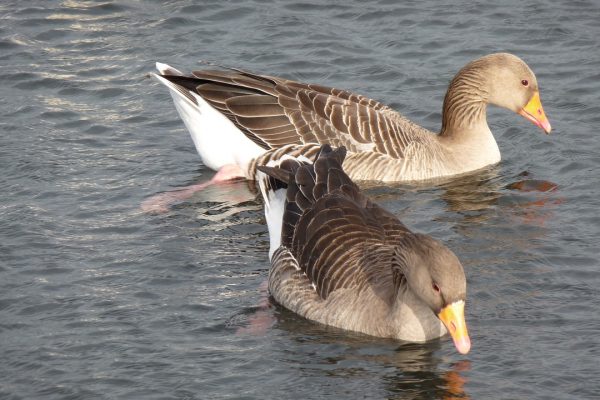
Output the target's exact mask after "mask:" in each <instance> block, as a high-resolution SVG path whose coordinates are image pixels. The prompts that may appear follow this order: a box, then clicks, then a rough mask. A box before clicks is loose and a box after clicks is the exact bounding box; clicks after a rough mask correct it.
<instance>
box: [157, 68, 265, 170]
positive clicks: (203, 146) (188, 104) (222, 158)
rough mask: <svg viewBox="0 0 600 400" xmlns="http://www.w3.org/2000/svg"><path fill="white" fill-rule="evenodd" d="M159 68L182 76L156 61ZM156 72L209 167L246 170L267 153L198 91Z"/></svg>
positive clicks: (167, 72) (173, 69)
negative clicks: (189, 89) (229, 166)
mask: <svg viewBox="0 0 600 400" xmlns="http://www.w3.org/2000/svg"><path fill="white" fill-rule="evenodd" d="M156 68H157V69H158V71H159V72H160V73H164V74H169V75H182V73H181V72H179V71H178V70H177V69H175V68H172V67H170V66H168V65H166V64H162V63H156ZM153 75H154V77H155V78H156V79H157V80H158V81H159V82H160V83H162V84H163V85H165V86H166V87H167V88H169V92H170V93H171V97H172V98H173V102H174V103H175V108H176V109H177V112H179V115H180V117H181V119H182V120H183V122H184V123H185V126H186V128H187V129H188V131H189V132H190V135H191V137H192V140H193V141H194V145H195V146H196V151H198V154H200V157H201V158H202V162H203V163H204V164H205V165H206V166H207V167H209V168H211V169H214V170H218V169H220V168H221V167H223V166H224V165H227V164H235V165H238V166H239V167H240V168H242V170H244V171H246V170H247V167H248V164H249V163H250V161H251V160H252V159H254V158H256V157H258V156H259V155H261V154H263V153H264V152H265V149H263V148H261V147H260V146H258V145H257V144H256V143H254V142H253V141H252V140H250V139H248V138H247V137H246V135H244V133H243V132H242V131H240V130H239V129H238V128H237V127H236V126H235V125H234V124H233V123H232V122H231V121H230V120H229V119H228V118H227V117H226V116H225V115H223V114H221V113H220V112H219V111H218V110H216V109H215V108H213V107H212V106H211V105H210V104H208V103H207V102H206V101H205V100H204V99H203V98H202V97H201V96H199V95H198V94H197V93H195V92H191V91H186V90H185V89H183V88H181V87H179V86H177V85H175V84H174V83H172V82H170V81H169V80H167V79H165V78H163V77H162V76H160V75H158V74H153ZM181 90H184V91H186V94H184V93H182V92H181Z"/></svg>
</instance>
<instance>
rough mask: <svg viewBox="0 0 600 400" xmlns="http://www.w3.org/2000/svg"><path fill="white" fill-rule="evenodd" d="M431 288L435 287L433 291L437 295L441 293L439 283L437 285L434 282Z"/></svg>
mask: <svg viewBox="0 0 600 400" xmlns="http://www.w3.org/2000/svg"><path fill="white" fill-rule="evenodd" d="M431 286H432V287H433V290H434V291H435V292H436V293H439V292H440V287H439V286H438V285H437V283H435V282H434V283H432V284H431Z"/></svg>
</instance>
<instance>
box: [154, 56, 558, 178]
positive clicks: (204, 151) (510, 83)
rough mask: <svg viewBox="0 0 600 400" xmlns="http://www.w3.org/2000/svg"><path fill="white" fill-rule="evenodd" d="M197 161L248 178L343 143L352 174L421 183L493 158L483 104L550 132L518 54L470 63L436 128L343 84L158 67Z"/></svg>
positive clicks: (482, 164) (447, 99)
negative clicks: (273, 163) (281, 161)
mask: <svg viewBox="0 0 600 400" xmlns="http://www.w3.org/2000/svg"><path fill="white" fill-rule="evenodd" d="M156 66H157V69H158V71H159V74H154V76H155V77H156V79H158V80H159V81H160V82H161V83H163V84H164V85H166V86H167V87H168V88H169V91H170V93H171V95H172V97H173V100H174V102H175V107H176V108H177V110H178V111H179V114H180V116H181V118H182V119H183V121H184V123H185V125H186V126H187V128H188V130H189V131H190V133H191V136H192V139H193V141H194V143H195V146H196V149H197V151H198V153H199V154H200V156H201V158H202V160H203V162H204V164H205V165H206V166H208V167H209V168H212V169H214V170H220V171H221V173H220V175H218V176H217V177H216V180H224V179H229V178H232V177H245V178H247V179H254V178H255V171H256V165H265V164H267V163H268V162H269V161H270V160H274V159H278V158H280V157H281V156H283V155H284V154H289V155H292V156H299V155H305V156H307V157H309V158H312V157H313V156H314V155H315V154H316V152H317V151H318V149H319V147H320V145H321V144H330V145H332V146H345V147H346V148H347V149H348V155H347V157H346V159H345V161H344V170H345V171H346V173H347V174H348V175H349V176H350V177H351V178H352V179H354V180H378V181H384V182H399V181H418V180H426V179H432V178H438V177H444V176H451V175H456V174H462V173H465V172H469V171H473V170H477V169H480V168H483V167H485V166H487V165H490V164H495V163H497V162H499V161H500V151H499V149H498V145H497V144H496V141H495V139H494V136H493V135H492V132H491V131H490V128H489V127H488V124H487V119H486V108H487V105H488V104H494V105H497V106H500V107H504V108H507V109H509V110H512V111H514V112H517V113H519V114H521V115H523V116H524V117H525V118H527V119H528V120H530V121H531V122H533V123H534V124H536V125H537V126H539V127H540V128H542V129H543V130H545V131H546V133H549V132H550V129H551V127H550V123H549V122H548V119H547V118H546V116H545V114H544V110H543V108H542V104H541V102H540V95H539V89H538V84H537V80H536V77H535V75H534V74H533V72H532V71H531V69H530V68H529V67H528V66H527V64H525V62H523V61H522V60H521V59H520V58H518V57H517V56H514V55H512V54H508V53H498V54H491V55H487V56H484V57H481V58H479V59H477V60H475V61H472V62H470V63H469V64H467V65H466V66H465V67H464V68H463V69H461V70H460V71H459V72H458V74H457V75H456V76H455V77H454V79H452V81H451V82H450V85H449V87H448V91H447V93H446V96H445V99H444V104H443V111H442V127H441V131H440V133H439V134H435V133H433V132H431V131H429V130H427V129H425V128H422V127H420V126H418V125H416V124H414V123H412V122H411V121H409V120H408V119H406V118H405V117H403V116H402V115H400V114H399V113H398V112H396V111H394V110H393V109H391V108H390V107H388V106H386V105H384V104H382V103H379V102H377V101H375V100H371V99H368V98H366V97H364V96H361V95H358V94H354V93H351V92H348V91H345V90H339V89H334V88H329V87H325V86H320V85H312V84H306V83H299V82H294V81H291V80H287V79H282V78H276V77H271V76H266V75H257V74H253V73H250V72H245V71H242V70H238V69H225V70H216V71H214V70H203V71H194V72H192V74H191V75H184V74H183V73H181V72H180V71H178V70H176V69H175V68H172V67H170V66H168V65H165V64H161V63H157V64H156Z"/></svg>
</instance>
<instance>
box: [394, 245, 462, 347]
mask: <svg viewBox="0 0 600 400" xmlns="http://www.w3.org/2000/svg"><path fill="white" fill-rule="evenodd" d="M395 259H396V263H395V264H397V265H398V267H399V269H400V272H401V273H402V274H403V275H404V277H405V279H406V285H407V288H408V289H409V290H411V291H412V292H413V293H414V294H415V295H416V296H417V298H419V299H420V300H421V301H422V302H423V303H425V304H426V305H427V306H428V307H429V308H430V309H431V311H432V312H433V313H434V314H435V315H436V316H437V317H438V318H439V319H440V321H441V322H442V323H443V324H444V326H445V327H446V329H447V330H448V332H449V333H450V335H451V336H452V340H453V341H454V345H455V347H456V349H457V350H458V351H459V352H460V353H461V354H467V353H468V352H469V350H470V348H471V340H470V338H469V334H468V331H467V324H466V322H465V313H464V309H465V300H466V295H467V281H466V278H465V273H464V270H463V267H462V265H461V263H460V261H459V260H458V258H457V257H456V255H455V254H454V253H453V252H452V251H451V250H450V249H448V248H447V247H446V246H444V245H443V244H442V243H440V242H439V241H437V240H435V239H433V238H431V237H429V236H426V235H421V234H407V235H406V237H404V238H403V239H402V240H401V241H400V243H399V244H398V245H397V246H396V251H395Z"/></svg>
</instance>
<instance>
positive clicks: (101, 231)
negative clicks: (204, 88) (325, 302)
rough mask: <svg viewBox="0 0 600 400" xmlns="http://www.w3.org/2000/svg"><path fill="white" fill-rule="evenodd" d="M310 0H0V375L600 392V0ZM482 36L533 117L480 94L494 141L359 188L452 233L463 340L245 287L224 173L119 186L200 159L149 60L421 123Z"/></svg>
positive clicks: (257, 246)
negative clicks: (322, 319)
mask: <svg viewBox="0 0 600 400" xmlns="http://www.w3.org/2000/svg"><path fill="white" fill-rule="evenodd" d="M328 3H329V4H330V5H324V2H323V3H321V2H314V1H306V2H301V1H275V2H270V1H260V0H255V1H235V2H234V1H231V2H226V1H204V2H198V3H196V4H194V3H193V2H190V1H169V2H154V1H128V2H114V3H111V2H94V1H77V0H69V1H67V0H65V1H62V2H46V1H41V0H40V1H27V2H18V1H7V0H5V1H3V2H2V3H0V68H1V73H0V166H1V167H2V170H1V171H2V173H1V174H0V187H1V188H2V194H1V195H0V356H1V362H0V398H2V399H5V398H6V399H35V398H40V399H96V398H98V399H104V398H106V399H113V398H140V399H213V398H236V399H237V398H240V399H241V398H243V399H263V398H303V399H304V398H306V399H308V398H311V399H322V398H330V399H338V398H351V399H363V398H391V399H432V398H473V399H517V398H518V399H525V398H526V399H550V398H553V399H580V398H581V399H583V398H592V397H595V396H598V393H600V382H599V381H598V376H599V375H600V363H599V362H598V359H599V358H600V338H599V334H600V314H599V313H598V310H599V309H600V294H599V291H598V288H599V287H600V273H599V272H598V271H599V270H600V263H599V262H598V259H597V256H598V248H599V244H600V243H599V242H600V240H599V234H600V218H599V214H598V210H599V209H600V200H599V198H600V185H599V183H600V182H599V175H600V174H599V171H600V138H599V136H598V127H599V126H600V105H599V104H600V95H599V93H600V73H599V71H600V42H599V41H598V37H600V24H599V23H598V18H599V16H600V4H599V3H598V2H595V1H592V0H588V1H585V0H583V1H564V2H560V1H548V2H530V1H510V2H504V3H503V4H493V3H491V2H470V1H461V2H449V1H444V2H437V1H433V0H425V1H407V2H401V3H400V2H396V1H387V0H382V1H379V2H370V3H365V2H362V1H336V2H328ZM496 51H510V52H513V53H515V54H517V55H519V56H521V57H522V58H523V59H525V60H526V61H527V62H528V63H529V65H530V66H531V67H532V69H533V70H534V71H535V72H536V74H537V77H538V81H539V83H540V86H541V96H542V101H543V103H544V108H545V110H546V113H547V115H548V117H549V119H550V121H551V123H552V126H553V132H552V134H551V135H550V136H545V135H543V134H542V133H541V131H540V130H539V129H537V128H536V127H534V126H533V125H531V124H530V123H529V122H527V121H525V120H524V119H523V118H521V117H520V116H518V115H513V114H512V113H510V112H508V111H506V110H498V109H492V110H490V112H489V120H490V125H491V128H492V130H493V131H494V132H495V135H496V138H497V140H498V143H499V146H500V148H501V152H502V155H503V161H502V162H501V164H500V165H498V166H495V167H492V168H490V169H488V170H487V171H483V172H480V173H477V174H474V175H472V176H467V177H463V178H461V179H458V180H454V181H451V182H448V183H446V184H441V185H437V186H434V187H431V186H421V187H409V186H387V187H386V186H372V187H369V188H368V193H369V194H370V195H371V196H373V197H374V198H376V199H377V201H379V202H380V203H382V204H383V205H384V206H385V207H387V208H389V209H390V210H392V211H393V212H394V213H395V214H396V215H398V216H399V217H400V218H402V220H403V221H404V222H406V223H407V224H408V225H409V226H410V227H412V228H414V229H415V230H418V231H421V232H424V233H429V234H431V235H433V236H435V237H437V238H439V239H441V240H443V241H445V242H446V243H447V244H448V245H449V246H450V247H451V248H452V249H453V250H454V251H455V252H456V253H457V254H458V255H459V257H460V258H461V260H462V262H463V264H464V265H465V269H466V273H467V278H468V285H469V289H468V290H469V293H468V304H467V320H468V323H469V327H470V333H471V339H472V341H473V348H472V352H471V353H470V354H468V355H467V356H460V355H459V354H458V353H457V352H456V351H455V349H454V348H453V346H452V343H451V342H450V341H449V340H441V341H435V342H432V343H428V344H426V345H414V344H402V343H397V342H393V341H387V340H380V339H374V338H369V337H365V336H361V335H355V334H349V333H347V332H343V331H339V330H335V329H329V328H325V327H322V326H319V325H316V324H314V323H311V322H308V321H305V320H303V319H302V318H299V317H297V316H295V315H293V314H291V313H290V312H287V311H286V310H283V309H280V308H278V307H274V306H271V307H269V308H265V307H264V303H265V293H264V289H261V287H262V286H261V285H263V283H264V281H265V280H266V278H267V273H268V258H267V249H268V235H267V231H266V228H265V226H264V219H263V215H262V209H261V204H260V202H259V201H258V200H257V199H256V198H255V195H254V194H253V193H252V192H251V191H250V190H249V189H248V187H247V185H246V184H245V183H244V182H237V183H231V184H229V185H225V186H222V187H214V188H211V189H209V190H206V191H205V192H203V193H200V194H198V195H196V196H194V197H193V198H192V199H190V200H189V201H185V202H183V203H180V204H178V205H177V206H176V207H174V208H173V209H172V210H171V211H170V212H169V213H167V214H163V215H146V214H143V213H141V212H140V211H139V205H140V204H141V202H142V201H143V200H144V199H146V198H148V197H150V196H152V195H153V194H156V193H159V192H162V191H166V190H169V189H172V188H174V187H177V186H183V185H186V184H191V183H195V182H197V181H205V180H208V179H210V176H211V171H208V170H207V169H206V168H204V167H203V166H202V165H201V163H200V161H199V157H198V156H197V154H196V153H195V150H194V148H193V145H192V141H191V139H190V138H189V135H188V133H187V132H186V130H185V128H184V126H183V124H182V123H181V122H180V120H179V117H178V115H177V113H176V111H175V109H174V107H173V106H172V104H171V100H170V97H169V95H168V93H167V91H166V90H165V89H164V88H163V87H161V86H159V85H158V84H157V83H155V82H154V81H153V80H151V79H149V78H148V77H147V75H146V74H147V72H149V71H151V70H152V69H153V66H154V62H155V61H162V62H167V63H169V64H171V65H173V66H175V67H178V68H180V69H182V70H190V69H194V68H198V66H199V64H198V61H199V60H210V61H217V62H219V63H222V64H226V65H231V66H238V67H242V68H245V69H249V70H253V71H256V72H264V73H268V74H271V75H280V76H285V77H288V78H292V79H297V80H302V81H308V82H315V83H322V84H327V85H331V86H336V87H339V88H344V89H351V90H353V91H356V92H358V93H362V94H365V95H368V96H370V97H373V98H375V99H378V100H380V101H383V102H385V103H388V104H390V105H392V106H393V107H395V108H397V109H399V110H401V111H402V112H403V113H404V114H405V115H406V116H408V117H409V118H411V119H413V120H415V121H416V122H419V123H421V124H423V125H425V126H426V127H428V128H431V129H434V130H437V129H439V126H440V117H441V116H440V111H441V104H442V99H443V95H444V92H445V88H446V85H447V83H448V81H449V79H450V78H451V77H452V76H453V75H454V73H456V71H458V69H459V68H461V67H462V66H463V65H464V64H466V63H467V62H468V61H470V60H471V59H473V58H476V57H479V56H481V55H484V54H487V53H491V52H496ZM548 182H551V183H552V184H555V185H557V187H556V189H554V190H549V191H544V190H545V189H546V188H550V187H552V186H553V185H551V184H549V183H548ZM257 318H262V319H264V320H267V321H272V324H271V325H270V326H269V328H268V329H267V330H266V331H264V332H259V333H252V332H248V329H247V328H249V327H251V326H252V324H251V321H254V320H256V319H257Z"/></svg>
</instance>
